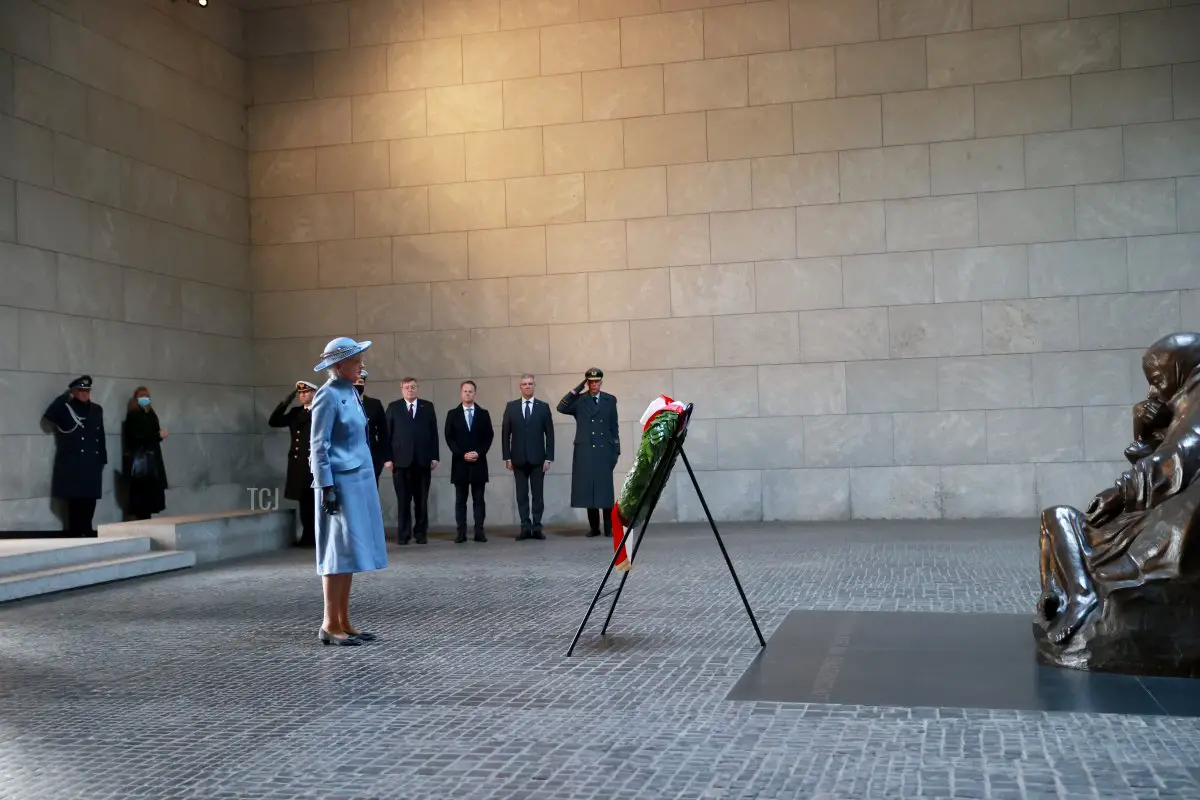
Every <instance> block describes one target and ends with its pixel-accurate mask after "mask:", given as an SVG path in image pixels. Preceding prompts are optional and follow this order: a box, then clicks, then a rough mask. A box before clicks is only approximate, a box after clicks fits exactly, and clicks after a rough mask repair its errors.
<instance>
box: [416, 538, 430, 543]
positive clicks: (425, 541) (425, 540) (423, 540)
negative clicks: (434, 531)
mask: <svg viewBox="0 0 1200 800" xmlns="http://www.w3.org/2000/svg"><path fill="white" fill-rule="evenodd" d="M416 542H417V544H429V540H428V539H426V538H425V537H424V536H418V537H417V539H416Z"/></svg>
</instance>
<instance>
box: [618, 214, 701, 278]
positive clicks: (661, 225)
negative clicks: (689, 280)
mask: <svg viewBox="0 0 1200 800" xmlns="http://www.w3.org/2000/svg"><path fill="white" fill-rule="evenodd" d="M627 225H628V256H629V268H630V269H650V268H653V267H674V266H687V265H690V264H707V263H709V218H708V216H706V215H694V216H673V217H659V218H654V219H637V220H630V221H629V222H628V223H627Z"/></svg>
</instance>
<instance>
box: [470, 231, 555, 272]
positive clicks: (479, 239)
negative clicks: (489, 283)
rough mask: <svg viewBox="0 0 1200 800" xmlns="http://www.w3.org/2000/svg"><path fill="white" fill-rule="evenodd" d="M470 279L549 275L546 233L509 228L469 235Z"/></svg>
mask: <svg viewBox="0 0 1200 800" xmlns="http://www.w3.org/2000/svg"><path fill="white" fill-rule="evenodd" d="M467 250H468V253H469V263H470V277H471V280H475V279H476V278H503V277H512V276H516V275H544V274H546V229H545V228H541V227H537V228H509V229H506V230H490V231H471V232H470V233H469V234H467Z"/></svg>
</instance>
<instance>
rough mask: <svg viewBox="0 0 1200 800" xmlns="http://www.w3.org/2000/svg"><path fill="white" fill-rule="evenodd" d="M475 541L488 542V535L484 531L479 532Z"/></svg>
mask: <svg viewBox="0 0 1200 800" xmlns="http://www.w3.org/2000/svg"><path fill="white" fill-rule="evenodd" d="M475 541H477V542H486V541H487V537H486V536H484V535H483V534H482V533H477V534H475Z"/></svg>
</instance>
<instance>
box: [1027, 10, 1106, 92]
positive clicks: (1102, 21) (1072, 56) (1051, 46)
mask: <svg viewBox="0 0 1200 800" xmlns="http://www.w3.org/2000/svg"><path fill="white" fill-rule="evenodd" d="M1118 27H1119V25H1118V18H1117V17H1115V16H1105V17H1091V18H1085V19H1071V20H1062V21H1059V22H1046V23H1041V24H1036V25H1026V26H1024V27H1022V28H1021V65H1022V75H1023V77H1026V78H1043V77H1046V76H1048V75H1074V74H1077V73H1081V72H1097V71H1100V70H1110V69H1117V68H1118V67H1120V66H1121V47H1120V35H1119V31H1118Z"/></svg>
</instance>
